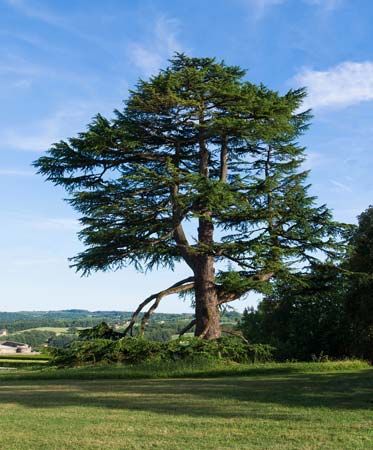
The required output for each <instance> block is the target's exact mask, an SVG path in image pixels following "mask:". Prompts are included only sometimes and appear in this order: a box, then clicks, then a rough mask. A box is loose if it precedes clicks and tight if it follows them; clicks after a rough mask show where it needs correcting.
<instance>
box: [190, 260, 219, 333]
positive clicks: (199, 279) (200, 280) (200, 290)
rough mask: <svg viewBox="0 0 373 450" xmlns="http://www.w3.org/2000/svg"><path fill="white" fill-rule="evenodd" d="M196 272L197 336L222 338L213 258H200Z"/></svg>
mask: <svg viewBox="0 0 373 450" xmlns="http://www.w3.org/2000/svg"><path fill="white" fill-rule="evenodd" d="M198 259H199V261H198V263H197V267H196V271H195V283H194V292H195V302H196V306H195V310H196V329H195V335H196V336H201V337H203V338H205V339H217V338H219V337H220V336H221V328H220V314H219V308H218V295H217V290H216V287H215V274H214V261H213V258H212V257H211V256H202V257H200V258H198Z"/></svg>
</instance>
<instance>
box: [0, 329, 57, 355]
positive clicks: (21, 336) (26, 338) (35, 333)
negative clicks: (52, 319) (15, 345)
mask: <svg viewBox="0 0 373 450" xmlns="http://www.w3.org/2000/svg"><path fill="white" fill-rule="evenodd" d="M56 337H57V335H56V333H54V332H53V331H42V330H30V331H24V332H23V333H13V334H9V335H8V336H7V337H6V340H9V341H15V342H23V343H25V344H28V345H31V347H32V348H33V349H34V350H39V349H40V348H42V347H43V346H44V345H46V344H47V343H48V342H49V341H50V340H51V339H55V338H56Z"/></svg>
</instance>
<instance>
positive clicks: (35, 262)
mask: <svg viewBox="0 0 373 450" xmlns="http://www.w3.org/2000/svg"><path fill="white" fill-rule="evenodd" d="M62 262H63V263H65V262H66V261H65V260H64V259H63V258H50V257H40V258H27V257H24V258H19V259H15V260H13V261H12V263H13V265H14V266H21V267H23V266H40V265H48V266H49V265H50V264H58V263H62Z"/></svg>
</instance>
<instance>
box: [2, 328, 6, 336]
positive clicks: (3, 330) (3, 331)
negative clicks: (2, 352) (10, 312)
mask: <svg viewBox="0 0 373 450" xmlns="http://www.w3.org/2000/svg"><path fill="white" fill-rule="evenodd" d="M0 336H8V330H7V329H6V328H0Z"/></svg>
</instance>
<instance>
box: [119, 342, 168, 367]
mask: <svg viewBox="0 0 373 450" xmlns="http://www.w3.org/2000/svg"><path fill="white" fill-rule="evenodd" d="M163 351H164V344H162V343H161V342H156V341H148V340H146V339H144V338H139V337H128V338H123V339H120V340H119V341H117V342H116V343H115V345H114V355H113V356H114V358H115V360H116V361H118V362H125V363H128V364H139V363H141V362H144V361H148V360H152V359H154V358H157V357H158V358H161V357H162V353H163Z"/></svg>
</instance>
